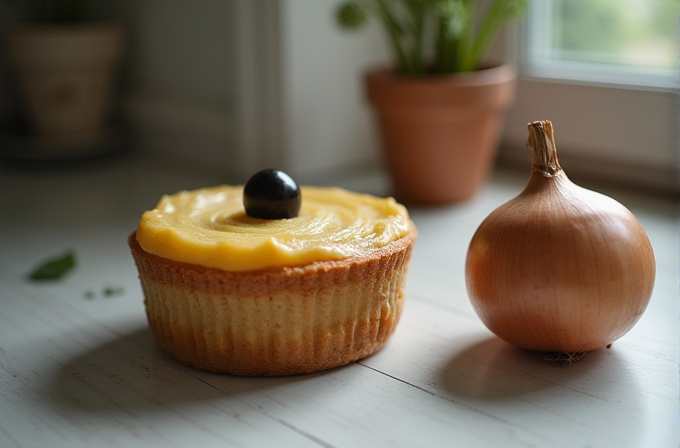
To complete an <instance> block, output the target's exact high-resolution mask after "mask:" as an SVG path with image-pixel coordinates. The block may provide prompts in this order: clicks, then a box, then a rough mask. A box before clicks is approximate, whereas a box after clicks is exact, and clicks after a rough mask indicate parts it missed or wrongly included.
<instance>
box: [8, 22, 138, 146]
mask: <svg viewBox="0 0 680 448" xmlns="http://www.w3.org/2000/svg"><path fill="white" fill-rule="evenodd" d="M123 38H124V32H123V28H122V27H121V26H118V25H116V24H111V25H108V24H107V25H54V26H50V25H43V26H40V25H35V26H33V25H26V26H16V27H13V28H11V29H10V30H9V31H8V33H7V35H6V44H7V45H6V50H7V56H8V58H9V61H10V63H11V64H12V65H13V67H14V69H15V72H16V74H17V79H18V81H19V86H20V88H21V93H22V100H23V103H24V104H23V106H24V112H25V115H26V119H27V120H26V121H27V122H28V124H29V125H30V127H31V130H32V132H33V133H34V134H35V135H36V136H39V137H40V138H42V139H45V140H48V139H50V140H56V141H66V142H82V141H88V140H92V139H96V138H97V137H98V136H99V134H100V133H101V132H102V131H103V129H104V128H105V127H106V126H107V125H108V120H109V116H110V112H111V102H112V88H113V86H114V84H115V74H116V70H117V68H118V65H119V63H120V60H121V57H122V53H123Z"/></svg>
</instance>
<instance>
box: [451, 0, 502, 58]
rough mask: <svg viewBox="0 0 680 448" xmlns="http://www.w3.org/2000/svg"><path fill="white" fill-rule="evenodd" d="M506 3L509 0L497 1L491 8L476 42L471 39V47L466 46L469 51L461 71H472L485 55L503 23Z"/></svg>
mask: <svg viewBox="0 0 680 448" xmlns="http://www.w3.org/2000/svg"><path fill="white" fill-rule="evenodd" d="M505 1H507V0H495V1H494V2H493V4H492V5H491V6H490V7H489V11H488V13H487V14H486V16H485V17H484V20H483V21H482V24H481V26H480V27H479V32H478V33H477V37H476V39H474V41H473V39H471V40H470V42H469V45H466V47H467V49H468V51H466V53H465V55H464V57H463V59H462V60H461V63H460V65H459V68H460V71H472V70H474V69H475V68H476V65H477V63H478V61H479V58H481V56H482V54H484V52H485V51H486V48H487V47H488V46H489V44H490V43H491V40H492V39H493V37H494V36H495V35H496V31H497V30H498V29H499V28H500V26H501V24H502V23H503V17H504V14H503V12H504V11H503V9H504V8H505V4H504V2H505Z"/></svg>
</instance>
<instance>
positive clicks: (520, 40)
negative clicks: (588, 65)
mask: <svg viewBox="0 0 680 448" xmlns="http://www.w3.org/2000/svg"><path fill="white" fill-rule="evenodd" d="M541 1H545V0H531V2H532V3H533V2H541ZM530 7H531V5H530ZM530 26H531V22H530V19H529V17H525V19H524V20H522V21H520V22H519V23H517V24H516V25H515V26H514V27H512V28H511V29H509V30H508V32H506V33H504V35H503V36H502V37H501V39H499V42H497V46H496V48H495V49H494V55H495V56H497V57H503V58H505V59H507V60H510V61H511V62H513V63H514V64H515V66H516V67H517V70H518V79H517V96H516V98H515V102H514V104H513V106H512V107H511V108H510V110H508V112H507V114H506V121H505V130H504V135H503V140H502V145H501V148H500V153H499V158H500V160H501V161H502V162H506V163H511V164H522V165H526V163H528V153H527V151H526V146H525V144H526V132H527V131H526V124H527V123H528V122H530V121H535V120H551V121H552V122H553V124H554V126H555V135H556V141H557V146H558V151H559V154H560V161H561V163H562V166H563V167H564V168H565V170H567V169H568V172H569V174H570V175H571V176H572V177H578V178H583V179H585V180H589V179H596V180H597V181H606V182H613V183H618V184H621V185H624V186H628V187H631V188H635V189H649V190H654V191H662V192H667V193H671V194H673V195H678V194H680V186H679V183H678V175H677V173H678V168H679V165H678V146H677V132H678V123H679V122H678V89H677V88H672V87H667V86H666V87H662V86H650V85H645V86H638V85H634V84H632V83H630V82H617V81H618V80H616V79H614V78H603V79H600V80H584V79H574V77H570V76H568V74H559V73H555V72H553V73H546V72H541V71H540V70H536V67H535V66H532V64H530V63H528V62H527V59H526V55H527V51H526V50H527V37H528V35H529V33H530V32H531V31H530V30H529V27H530Z"/></svg>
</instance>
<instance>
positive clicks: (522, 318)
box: [465, 121, 655, 353]
mask: <svg viewBox="0 0 680 448" xmlns="http://www.w3.org/2000/svg"><path fill="white" fill-rule="evenodd" d="M527 147H528V148H529V151H530V152H531V155H532V158H533V160H532V165H531V176H530V178H529V181H528V183H527V185H526V187H525V188H524V190H523V191H522V192H521V193H520V194H519V195H518V196H517V197H516V198H514V199H512V200H510V201H509V202H507V203H505V204H504V205H502V206H500V207H499V208H497V209H496V210H495V211H493V212H492V213H491V214H490V215H489V216H488V217H487V218H486V219H485V220H484V221H483V222H482V223H481V225H480V226H479V228H478V229H477V231H476V233H475V234H474V236H473V238H472V241H471V242H470V246H469V249H468V253H467V260H466V265H465V275H466V284H467V291H468V295H469V297H470V300H471V302H472V305H473V306H474V308H475V310H476V312H477V314H478V315H479V317H480V318H481V320H482V321H483V322H484V324H485V325H486V326H487V327H488V328H489V329H490V330H491V331H492V332H493V333H495V334H496V335H497V336H499V337H500V338H502V339H504V340H506V341H507V342H509V343H511V344H513V345H516V346H518V347H522V348H526V349H531V350H539V351H545V352H558V353H575V352H585V351H589V350H593V349H596V348H599V347H603V346H606V345H609V344H611V343H612V342H613V341H614V340H616V339H618V338H620V337H621V336H623V335H624V334H626V333H627V332H628V331H629V330H630V329H631V328H632V327H633V326H634V325H635V324H636V323H637V321H638V320H639V319H640V317H641V316H642V313H643V312H644V310H645V308H646V307H647V304H648V303H649V299H650V297H651V294H652V289H653V288H654V276H655V261H654V253H653V251H652V246H651V244H650V242H649V238H647V234H646V233H645V231H644V229H643V228H642V226H641V225H640V223H639V222H638V220H637V219H636V218H635V216H633V214H632V213H631V212H630V211H628V209H626V208H625V207H624V206H623V205H621V204H620V203H618V202H617V201H615V200H614V199H612V198H610V197H607V196H604V195H602V194H600V193H596V192H594V191H591V190H587V189H585V188H582V187H579V186H578V185H576V184H574V183H572V182H571V181H570V180H569V178H567V175H566V174H565V173H564V171H563V170H562V168H561V167H560V165H559V163H558V161H557V152H556V149H555V141H554V138H553V130H552V124H551V123H550V122H549V121H537V122H534V123H530V124H529V139H528V140H527Z"/></svg>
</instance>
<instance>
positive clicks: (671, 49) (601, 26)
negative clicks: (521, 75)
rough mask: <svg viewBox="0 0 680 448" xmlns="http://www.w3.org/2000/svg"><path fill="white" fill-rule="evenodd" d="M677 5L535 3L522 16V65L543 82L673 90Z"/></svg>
mask: <svg viewBox="0 0 680 448" xmlns="http://www.w3.org/2000/svg"><path fill="white" fill-rule="evenodd" d="M679 13H680V2H679V1H678V0H541V1H534V2H532V4H531V7H530V9H529V11H528V28H527V40H526V52H525V61H524V63H525V66H526V68H527V70H528V72H529V73H530V74H533V75H535V76H539V77H547V78H562V79H571V80H577V81H595V82H605V83H615V84H624V85H637V86H646V87H660V88H675V87H677V85H678V70H677V68H678V50H677V45H676V44H677V34H678V32H677V21H678V14H679Z"/></svg>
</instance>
